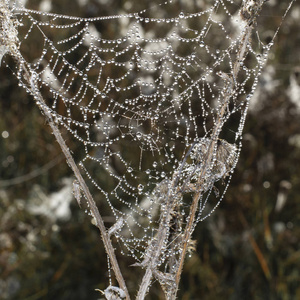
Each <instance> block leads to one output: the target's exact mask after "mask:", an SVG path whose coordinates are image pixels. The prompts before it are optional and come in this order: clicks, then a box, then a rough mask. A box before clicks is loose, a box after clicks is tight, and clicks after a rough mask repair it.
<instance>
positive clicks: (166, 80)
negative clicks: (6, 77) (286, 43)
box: [11, 0, 272, 264]
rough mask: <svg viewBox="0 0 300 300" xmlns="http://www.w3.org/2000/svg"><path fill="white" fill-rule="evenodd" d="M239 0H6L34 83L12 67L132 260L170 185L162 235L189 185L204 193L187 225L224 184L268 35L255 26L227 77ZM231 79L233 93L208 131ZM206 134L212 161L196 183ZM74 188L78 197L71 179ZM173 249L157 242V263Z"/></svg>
mask: <svg viewBox="0 0 300 300" xmlns="http://www.w3.org/2000/svg"><path fill="white" fill-rule="evenodd" d="M180 3H181V2H180ZM241 3H242V1H226V0H224V1H222V0H211V1H202V2H201V1H199V4H195V3H194V2H193V3H192V1H186V3H185V4H183V3H181V6H179V5H177V4H178V3H177V1H166V2H162V3H161V4H157V5H153V6H151V7H150V8H147V9H144V10H142V11H138V12H133V13H129V14H117V15H114V16H102V17H101V16H100V17H97V18H80V17H73V16H66V15H59V14H53V13H45V12H39V11H34V10H29V9H26V8H24V7H22V6H20V5H17V4H16V3H13V4H11V11H12V13H13V16H14V17H13V18H14V22H16V23H17V26H18V31H19V35H18V39H19V43H20V44H19V50H20V53H21V54H22V62H23V64H26V66H28V69H29V70H31V78H30V81H31V84H28V82H27V81H26V80H24V70H23V69H22V67H20V68H19V69H17V70H16V71H15V74H16V76H17V78H18V79H19V85H20V86H23V87H24V88H25V89H26V90H27V91H28V92H29V93H31V94H34V92H33V89H32V87H33V86H34V87H38V89H39V91H40V93H41V94H42V96H43V98H44V100H45V104H46V105H47V109H48V111H49V112H50V113H51V115H52V117H53V119H54V120H55V122H56V123H57V125H58V126H59V128H60V130H61V132H62V133H63V135H64V136H65V139H66V141H67V143H68V145H69V147H70V149H71V150H72V151H73V153H74V157H76V159H77V161H78V164H79V166H80V167H81V169H82V172H83V173H84V174H85V176H86V178H87V180H88V181H89V182H90V183H91V184H92V186H94V187H96V189H97V190H98V191H100V193H101V200H103V199H106V201H107V203H108V205H109V207H110V209H111V212H112V214H113V216H114V218H115V225H113V226H111V228H110V229H109V231H108V233H109V234H110V235H114V236H115V237H116V238H117V240H118V241H119V244H120V246H121V251H122V252H123V253H126V254H129V255H131V256H132V257H134V258H135V259H136V261H137V262H140V264H143V262H142V261H143V260H144V264H145V260H146V259H147V256H150V255H151V253H150V252H151V247H150V246H149V245H151V240H152V239H153V237H154V236H155V235H156V232H157V228H158V226H159V223H160V220H161V218H162V215H163V213H164V209H165V207H166V206H167V204H166V203H165V201H166V200H165V199H166V198H168V199H169V198H170V197H169V196H170V195H169V193H170V191H174V189H173V190H172V188H174V185H176V188H177V194H176V193H175V192H174V195H173V200H172V201H174V202H176V205H175V206H176V209H175V210H176V213H174V216H173V220H172V221H171V222H170V224H171V227H173V228H171V229H170V232H171V231H172V230H173V233H175V234H173V235H172V234H171V233H170V238H169V240H168V241H166V242H167V243H169V245H171V244H173V245H174V244H176V240H179V237H180V235H181V233H182V232H183V229H184V225H185V224H186V222H187V219H186V218H187V215H188V214H187V212H188V208H189V206H190V203H191V199H192V194H193V193H195V192H196V191H198V190H199V189H201V192H202V194H201V199H200V205H199V208H198V215H197V218H196V221H195V223H194V226H195V225H196V224H197V223H198V222H199V221H201V220H203V219H205V218H206V217H207V216H209V215H210V214H211V212H212V211H213V210H214V209H215V208H216V207H217V206H218V205H219V203H220V202H221V200H222V199H223V197H224V194H225V192H226V190H227V188H228V185H229V181H230V178H231V175H232V172H233V170H234V168H235V166H236V163H237V160H238V157H239V153H240V148H241V139H242V130H243V127H244V122H245V117H246V114H247V109H248V104H249V100H250V98H251V96H252V94H253V92H254V90H255V87H256V84H257V78H258V75H259V74H260V72H261V69H262V67H263V65H264V63H265V61H266V58H267V55H268V52H269V50H270V47H271V44H272V43H270V44H267V45H264V44H263V43H262V42H261V41H260V39H259V35H257V36H253V37H252V43H251V44H250V43H249V44H248V45H247V55H246V57H245V58H243V60H242V61H241V62H240V64H241V70H240V72H239V74H238V76H237V78H234V79H233V78H232V77H230V76H229V74H230V73H232V69H233V67H234V63H235V61H236V59H237V53H238V50H239V49H238V47H239V41H240V40H241V37H242V35H243V31H242V28H243V24H244V23H245V20H242V18H241V16H240V14H239V10H240V7H241ZM111 30H112V31H113V34H114V38H111V37H109V35H108V33H107V32H108V31H111ZM33 45H34V46H33ZM32 47H34V49H35V51H28V49H32ZM37 53H38V54H37ZM228 89H234V93H231V96H230V102H229V103H228V105H227V108H226V112H225V113H224V114H223V115H222V118H221V120H220V121H221V126H220V130H218V131H217V133H215V134H214V136H212V132H213V128H214V126H216V120H217V119H218V116H220V109H221V106H222V103H223V101H224V97H225V96H226V95H227V93H228ZM45 104H43V105H45ZM212 139H214V140H215V141H216V146H215V147H214V155H213V160H212V162H211V163H210V165H209V166H208V167H207V168H206V169H207V172H206V174H205V178H204V179H203V181H202V183H203V184H202V186H201V187H199V186H197V181H198V176H199V170H200V169H201V167H203V164H204V163H205V159H206V157H207V152H208V147H209V144H210V141H211V140H212ZM74 191H75V192H74V194H75V197H76V199H77V200H78V202H79V204H81V202H82V199H81V194H80V187H79V186H78V184H77V183H75V184H74ZM178 191H179V192H178ZM167 195H168V197H167ZM194 226H193V229H194ZM167 247H168V246H167V245H166V248H167ZM172 249H173V250H172V251H179V250H180V249H177V248H176V247H173V248H172ZM147 252H148V254H147ZM171 256H172V253H168V252H165V254H163V255H162V257H161V263H163V262H164V261H165V259H166V258H170V257H171Z"/></svg>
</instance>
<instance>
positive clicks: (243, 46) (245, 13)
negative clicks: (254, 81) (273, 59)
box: [172, 0, 264, 299]
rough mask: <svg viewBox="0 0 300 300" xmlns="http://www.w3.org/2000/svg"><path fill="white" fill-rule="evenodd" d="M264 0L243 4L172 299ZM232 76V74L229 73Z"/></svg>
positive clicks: (195, 195)
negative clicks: (241, 27)
mask: <svg viewBox="0 0 300 300" xmlns="http://www.w3.org/2000/svg"><path fill="white" fill-rule="evenodd" d="M263 3H264V0H256V1H248V0H246V1H244V2H243V6H242V8H241V11H240V14H241V17H242V19H243V20H244V21H246V25H245V28H244V33H243V35H242V37H241V41H240V45H239V50H238V53H237V57H236V60H235V63H234V66H233V69H232V72H231V76H232V77H231V80H227V81H225V88H224V90H225V92H226V93H225V94H224V101H223V104H222V107H221V109H220V112H219V113H218V115H217V118H216V125H215V127H214V129H213V132H212V135H211V137H212V138H211V142H210V145H209V147H208V151H207V154H206V157H205V159H204V161H205V163H204V164H203V167H202V170H201V172H200V174H199V180H198V186H199V187H200V188H199V190H198V191H197V192H196V193H195V194H194V196H193V201H192V205H191V208H190V212H189V217H188V223H187V225H186V227H185V230H184V235H183V242H182V252H181V254H180V259H179V264H178V269H177V272H176V276H175V282H176V289H175V290H174V294H173V296H172V299H175V298H176V294H177V291H178V286H179V281H180V277H181V273H182V269H183V263H184V259H185V256H186V252H187V248H188V243H189V240H190V238H191V235H192V232H193V226H194V221H195V216H196V212H197V208H198V203H199V199H200V197H201V195H202V193H203V189H201V186H203V183H204V178H205V175H206V173H207V171H209V168H210V166H211V164H212V163H213V156H214V152H215V148H216V143H217V140H218V137H219V134H220V132H221V129H222V126H223V122H222V119H223V117H224V115H225V113H226V109H227V107H228V104H229V102H230V99H231V97H232V95H233V93H234V84H235V83H236V79H237V75H238V73H239V71H240V68H241V65H242V62H243V60H244V58H245V56H246V54H247V45H248V44H249V43H250V37H251V33H252V30H253V24H255V20H256V17H257V16H258V14H259V12H260V10H261V6H262V5H263ZM229 76H230V75H229Z"/></svg>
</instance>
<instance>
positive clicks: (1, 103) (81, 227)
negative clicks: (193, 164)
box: [0, 0, 300, 300]
mask: <svg viewBox="0 0 300 300" xmlns="http://www.w3.org/2000/svg"><path fill="white" fill-rule="evenodd" d="M23 2H24V1H23ZM160 2H161V1H151V3H152V4H155V3H160ZM174 2H175V3H174V7H175V8H174V9H177V10H180V9H181V5H183V1H174ZM190 2H191V3H190V5H193V6H194V7H195V8H197V9H201V6H202V5H204V4H203V3H204V2H205V1H196V0H194V1H192V0H190ZM288 3H289V1H277V0H270V1H268V3H267V4H266V5H268V9H266V10H264V11H263V14H262V16H261V23H260V25H261V26H265V27H266V28H268V27H270V28H276V27H277V26H279V24H280V22H281V16H282V15H283V12H284V9H285V8H286V7H287V5H288ZM148 4H149V3H148V2H147V1H135V0H128V1H126V0H91V1H89V0H77V1H73V0H68V1H59V0H52V1H51V0H43V1H38V0H31V1H26V7H28V8H32V9H37V10H43V11H52V12H57V13H63V14H68V15H74V16H86V17H94V16H99V15H114V14H116V13H120V12H132V11H133V10H134V11H140V10H142V9H144V8H147V5H148ZM299 19H300V5H299V2H296V3H294V5H293V7H292V9H291V11H290V12H289V13H288V15H287V17H286V19H285V20H284V23H283V25H282V26H281V29H280V31H279V33H278V36H277V38H276V40H275V44H274V46H273V49H272V51H271V54H270V56H269V60H268V63H267V65H266V67H265V69H264V71H263V73H262V74H261V77H260V79H259V86H258V88H257V90H256V93H255V95H254V97H253V99H252V102H251V105H250V110H249V114H248V117H247V120H246V125H245V128H244V135H243V148H242V152H241V157H240V160H239V163H238V165H237V168H236V171H235V173H234V175H233V178H232V182H231V184H230V186H229V189H228V191H227V193H226V196H225V198H224V200H223V201H222V203H221V205H220V207H219V208H218V209H217V210H216V212H215V213H214V214H213V215H212V216H211V217H210V218H208V219H206V220H205V221H204V222H202V223H200V224H199V225H198V227H197V228H196V231H195V233H194V235H193V238H194V239H196V240H197V249H196V251H195V252H193V253H192V254H191V255H190V257H188V258H187V260H186V263H185V266H184V271H183V274H182V280H181V285H180V291H179V295H178V299H212V300H213V299H284V300H285V299H286V300H289V299H300V247H299V246H300V227H299V225H300V56H299V53H300V34H299ZM105 29H106V33H105V34H106V35H107V36H108V37H109V35H110V34H111V38H114V34H115V33H114V29H113V28H105ZM269 37H270V35H268V31H267V30H266V34H265V37H264V38H265V39H266V40H267V39H268V38H269ZM0 116H1V118H0V299H22V300H36V299H62V300H68V299H75V300H77V299H78V300H81V299H82V300H83V299H90V300H93V299H101V297H102V296H101V294H100V293H99V292H96V291H95V289H96V288H98V289H105V288H106V287H107V286H108V273H107V259H106V255H105V253H104V248H103V244H102V242H101V239H100V236H99V233H98V229H97V228H96V227H95V226H93V225H92V224H91V220H90V218H89V217H88V216H87V215H86V214H85V213H84V211H83V210H80V208H79V207H78V205H77V202H76V200H74V199H73V196H72V181H73V180H72V174H71V172H70V170H69V168H68V166H67V164H66V163H65V160H64V158H63V156H62V154H61V152H60V148H59V147H58V144H57V143H56V142H55V140H54V137H53V135H52V134H51V132H50V129H49V127H48V126H47V124H46V122H45V118H44V116H43V115H42V114H41V113H40V111H39V109H38V108H37V107H36V105H35V103H34V101H33V100H32V97H31V96H29V95H28V94H27V93H26V92H25V90H23V89H22V88H21V87H18V81H17V79H16V78H15V77H14V76H13V75H12V72H11V70H9V68H5V66H2V67H1V69H0ZM100 209H101V212H103V215H104V219H105V218H107V220H109V213H108V209H107V208H106V207H105V205H103V207H102V206H101V208H100ZM106 211H107V217H106ZM118 256H119V257H120V261H121V268H122V270H124V273H123V275H124V277H125V279H126V282H127V284H128V288H129V291H130V292H131V294H132V295H134V294H135V291H136V289H137V285H136V282H138V280H139V279H140V276H141V273H139V271H138V270H136V269H135V268H134V267H128V265H130V264H132V263H133V261H131V260H130V259H128V260H127V259H126V257H125V256H124V257H123V256H121V254H120V255H119V254H118ZM147 299H163V294H162V292H161V289H160V286H159V284H154V287H153V289H152V291H151V294H149V295H148V297H147Z"/></svg>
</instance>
